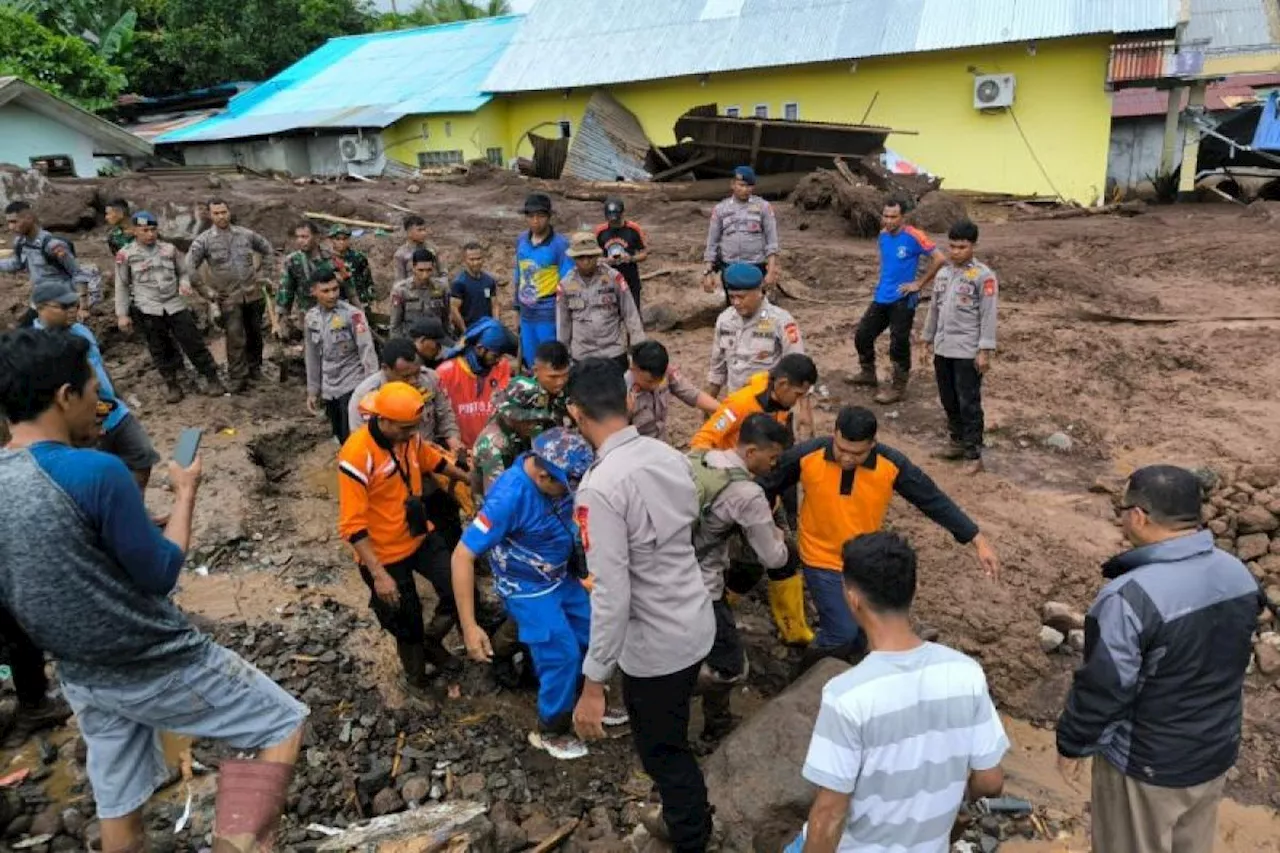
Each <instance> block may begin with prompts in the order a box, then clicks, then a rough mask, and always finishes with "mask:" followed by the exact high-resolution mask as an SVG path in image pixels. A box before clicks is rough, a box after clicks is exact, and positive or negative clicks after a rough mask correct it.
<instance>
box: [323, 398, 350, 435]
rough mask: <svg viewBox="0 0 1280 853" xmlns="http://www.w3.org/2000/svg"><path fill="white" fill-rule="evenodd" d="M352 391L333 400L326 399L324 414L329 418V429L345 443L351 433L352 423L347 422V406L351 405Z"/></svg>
mask: <svg viewBox="0 0 1280 853" xmlns="http://www.w3.org/2000/svg"><path fill="white" fill-rule="evenodd" d="M351 394H352V392H351V391H348V392H347V393H345V394H343V395H342V396H341V397H338V398H336V399H333V400H325V401H324V414H325V417H327V418H328V419H329V430H330V431H331V432H332V433H333V437H334V438H336V439H338V442H339V443H340V444H341V443H345V442H346V440H347V436H349V435H351V425H350V424H349V423H347V407H348V406H350V405H351Z"/></svg>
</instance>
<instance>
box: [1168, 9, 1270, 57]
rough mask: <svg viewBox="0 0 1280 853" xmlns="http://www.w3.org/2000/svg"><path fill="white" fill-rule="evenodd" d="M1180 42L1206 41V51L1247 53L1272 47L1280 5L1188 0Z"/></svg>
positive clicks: (1194, 42)
mask: <svg viewBox="0 0 1280 853" xmlns="http://www.w3.org/2000/svg"><path fill="white" fill-rule="evenodd" d="M1182 41H1183V43H1184V44H1196V43H1197V42H1207V45H1205V47H1204V48H1203V49H1204V51H1205V52H1206V53H1210V54H1222V53H1228V54H1229V53H1249V52H1252V51H1255V50H1259V49H1268V48H1269V49H1275V47H1276V42H1277V41H1280V8H1277V6H1276V2H1275V0H1191V19H1190V20H1189V21H1188V22H1187V27H1186V30H1185V32H1184V33H1183V37H1182Z"/></svg>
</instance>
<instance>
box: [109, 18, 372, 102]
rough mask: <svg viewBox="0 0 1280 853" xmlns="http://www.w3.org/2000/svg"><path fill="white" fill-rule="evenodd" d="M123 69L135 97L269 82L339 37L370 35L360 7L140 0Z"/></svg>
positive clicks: (370, 21)
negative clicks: (129, 53) (133, 36)
mask: <svg viewBox="0 0 1280 853" xmlns="http://www.w3.org/2000/svg"><path fill="white" fill-rule="evenodd" d="M136 8H137V10H138V34H137V38H136V39H135V41H134V45H133V54H132V56H131V57H130V61H129V63H128V65H127V66H126V68H127V69H128V72H129V77H130V80H131V81H132V82H133V85H134V87H135V88H136V89H137V91H139V92H142V93H144V94H147V95H165V94H172V93H176V92H183V91H186V90H189V89H200V88H204V87H206V86H213V85H217V84H219V83H226V82H230V81H235V80H265V79H266V78H268V77H270V76H272V75H274V74H276V73H277V72H279V71H281V70H283V69H284V68H286V67H287V66H289V65H291V64H292V63H294V62H296V61H298V60H299V59H301V58H302V57H303V56H306V55H307V54H308V53H310V52H311V51H312V50H315V49H316V48H317V47H319V46H320V45H322V44H324V42H325V41H326V40H328V39H330V38H333V37H334V36H342V35H351V34H356V33H364V32H368V31H369V30H370V28H371V27H372V25H373V22H374V18H373V16H372V15H371V14H370V13H369V12H368V11H367V9H366V8H365V6H364V5H363V3H362V2H361V0H244V1H243V2H235V3H230V2H226V3H212V2H209V0H137V2H136Z"/></svg>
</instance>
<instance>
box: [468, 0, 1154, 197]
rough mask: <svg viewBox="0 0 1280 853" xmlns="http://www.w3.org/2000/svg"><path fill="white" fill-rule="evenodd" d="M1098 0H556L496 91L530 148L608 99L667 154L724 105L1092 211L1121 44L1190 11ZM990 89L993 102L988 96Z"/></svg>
mask: <svg viewBox="0 0 1280 853" xmlns="http://www.w3.org/2000/svg"><path fill="white" fill-rule="evenodd" d="M1089 5H1091V6H1094V7H1096V8H1094V9H1093V10H1092V11H1091V12H1083V11H1081V8H1080V4H1079V3H1074V2H1070V0H1037V2H1035V3H1034V4H1028V3H1025V2H1014V0H972V2H963V3H962V2H956V0H916V2H912V3H890V2H883V0H834V1H833V0H794V2H790V3H787V4H785V8H784V7H783V4H779V3H777V2H776V0H650V2H645V3H643V4H638V3H636V4H622V3H620V2H616V1H615V2H594V3H581V2H578V0H539V2H538V3H537V4H536V5H535V6H534V8H533V10H532V11H531V12H530V13H529V14H528V15H527V16H526V19H525V21H524V22H523V23H522V24H521V27H520V29H519V31H518V32H517V33H516V34H515V37H514V38H513V40H512V42H511V44H510V46H509V47H508V49H507V51H506V53H505V54H504V55H503V57H502V59H501V60H499V61H498V63H497V64H496V65H495V67H494V68H493V70H492V71H491V73H490V74H489V76H488V79H487V81H486V82H485V83H484V87H485V89H486V90H487V91H488V92H491V93H494V94H496V95H498V96H499V99H500V100H499V101H498V102H495V103H494V105H493V106H498V105H499V104H502V105H504V106H505V109H506V116H505V119H506V123H507V129H508V133H507V136H506V141H505V143H504V146H505V148H506V149H507V150H509V151H512V152H517V153H519V154H522V155H525V156H527V155H528V154H529V153H530V150H529V143H528V141H527V140H526V137H525V134H526V133H527V132H528V131H529V130H531V129H533V128H538V127H543V128H545V127H547V126H548V125H552V126H554V125H555V124H556V123H559V122H568V129H569V132H570V133H573V131H574V128H576V127H578V126H579V124H580V122H581V120H582V115H583V110H584V107H585V105H586V103H587V101H588V99H589V98H590V96H591V94H592V93H593V92H594V91H595V90H597V89H604V90H607V91H608V92H609V94H611V95H612V96H613V97H614V98H615V99H616V100H617V101H619V102H620V103H621V104H622V105H624V106H625V107H627V108H628V109H629V110H630V111H631V112H632V113H634V114H635V116H636V117H637V118H638V119H639V121H640V123H641V125H642V126H643V127H644V130H645V132H646V133H647V134H648V136H649V138H650V139H651V140H652V142H654V143H655V144H657V145H670V144H673V143H675V142H676V141H678V140H676V139H674V138H673V125H674V123H675V120H676V119H677V118H678V117H679V116H680V115H682V114H683V113H684V112H685V111H687V110H688V109H689V108H691V107H694V106H698V105H702V104H708V103H715V104H717V105H718V106H719V109H720V111H721V112H722V113H724V114H728V115H740V116H743V117H749V116H755V115H763V116H767V117H769V118H783V119H799V120H804V121H822V122H842V123H868V124H875V125H883V126H888V127H892V128H894V129H895V130H896V131H900V132H899V133H895V134H893V135H891V136H890V137H889V139H888V142H887V145H888V147H889V148H890V149H892V150H893V151H894V152H895V153H897V154H899V155H901V156H903V157H905V158H907V159H909V160H911V161H913V162H915V163H916V164H918V165H919V166H920V167H922V168H924V169H926V170H928V171H929V172H931V173H933V174H936V175H939V176H941V177H943V178H944V181H945V186H946V187H948V188H951V189H967V190H981V191H987V192H1006V193H1018V194H1038V195H1058V194H1061V195H1062V196H1064V197H1067V198H1070V199H1074V200H1077V201H1081V202H1091V201H1095V200H1097V199H1098V198H1100V197H1101V196H1102V194H1103V192H1104V190H1105V184H1106V171H1107V154H1108V143H1109V136H1110V126H1111V95H1110V92H1109V89H1108V86H1107V72H1108V60H1109V56H1110V50H1111V46H1112V45H1113V44H1114V43H1115V42H1116V41H1117V39H1120V38H1124V37H1126V36H1129V35H1131V34H1133V35H1139V34H1141V35H1152V34H1154V35H1159V36H1165V35H1171V34H1172V31H1173V29H1174V28H1175V26H1176V25H1177V23H1178V2H1177V0H1109V2H1103V3H1097V4H1089ZM896 16H900V19H899V17H896ZM988 81H990V82H988ZM984 83H985V84H986V88H985V90H984V91H985V94H987V95H991V94H993V92H992V90H991V87H992V86H995V87H996V88H995V90H994V96H995V97H994V100H992V101H990V102H989V103H990V104H993V106H986V107H984V106H983V105H982V104H981V103H979V102H978V90H979V87H980V86H982V85H983V84H984ZM541 132H542V133H543V134H544V135H547V134H546V131H545V130H544V131H541ZM550 135H555V134H554V133H552V134H550Z"/></svg>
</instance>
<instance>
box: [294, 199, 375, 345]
mask: <svg viewBox="0 0 1280 853" xmlns="http://www.w3.org/2000/svg"><path fill="white" fill-rule="evenodd" d="M293 239H294V245H296V246H297V250H296V251H294V252H293V253H292V254H290V255H289V257H287V258H285V260H284V272H283V273H282V274H281V276H280V289H279V290H278V291H276V307H277V309H278V311H277V313H278V314H279V325H280V329H279V332H278V334H279V335H280V337H282V338H289V337H293V332H292V327H293V326H295V325H297V324H294V323H292V322H291V320H290V314H291V312H292V311H293V309H294V305H295V304H296V305H297V313H298V316H299V317H301V316H303V315H305V314H306V313H307V312H308V311H310V310H311V309H312V307H314V306H315V304H316V301H315V299H313V298H312V297H311V280H312V279H311V276H312V274H313V273H314V272H316V270H318V269H320V268H322V267H325V266H327V267H329V268H331V269H332V270H333V271H334V273H335V274H336V275H337V276H338V281H339V282H340V287H341V291H340V294H339V298H340V299H342V300H343V301H345V302H349V303H350V304H351V305H353V306H354V307H356V308H359V309H361V310H363V308H364V304H363V303H362V302H360V300H359V299H357V298H356V297H355V295H354V294H353V293H352V292H351V287H350V283H349V282H348V281H347V278H348V276H347V265H346V264H345V263H343V262H342V259H341V258H339V257H337V256H336V255H334V253H333V252H330V251H329V250H328V249H327V248H325V247H324V246H321V245H320V240H319V229H317V228H316V224H315V223H314V222H311V221H310V220H307V221H304V222H299V223H298V224H297V225H296V226H295V227H294V229H293Z"/></svg>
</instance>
